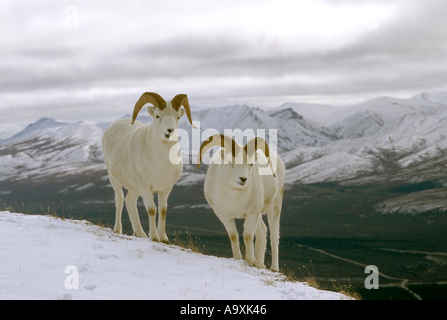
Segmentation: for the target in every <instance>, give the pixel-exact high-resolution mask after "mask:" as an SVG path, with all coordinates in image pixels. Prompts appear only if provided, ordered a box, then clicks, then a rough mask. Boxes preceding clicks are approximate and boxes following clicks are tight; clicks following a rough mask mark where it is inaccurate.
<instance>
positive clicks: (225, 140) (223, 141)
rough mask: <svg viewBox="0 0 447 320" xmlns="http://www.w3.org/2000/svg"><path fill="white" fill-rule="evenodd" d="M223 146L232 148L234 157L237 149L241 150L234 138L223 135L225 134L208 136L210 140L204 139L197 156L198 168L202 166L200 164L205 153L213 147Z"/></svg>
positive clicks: (226, 148)
mask: <svg viewBox="0 0 447 320" xmlns="http://www.w3.org/2000/svg"><path fill="white" fill-rule="evenodd" d="M214 146H221V147H222V148H224V149H225V150H227V151H229V150H231V152H232V154H233V157H234V156H235V155H236V151H237V152H239V150H240V147H239V145H238V144H237V143H236V141H234V140H233V138H231V137H229V136H226V135H223V134H215V135H214V136H211V137H209V138H208V140H206V141H204V142H203V143H202V145H201V146H200V150H199V154H198V156H197V168H198V169H199V168H200V164H201V163H202V157H203V155H204V154H205V153H206V152H207V151H208V150H209V149H210V148H212V147H214Z"/></svg>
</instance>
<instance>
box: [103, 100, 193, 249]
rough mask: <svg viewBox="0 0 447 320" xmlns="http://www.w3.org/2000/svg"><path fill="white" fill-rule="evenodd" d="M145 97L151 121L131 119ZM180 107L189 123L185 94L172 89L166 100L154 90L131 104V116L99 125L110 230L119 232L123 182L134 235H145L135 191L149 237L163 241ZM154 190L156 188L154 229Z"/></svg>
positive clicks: (175, 172)
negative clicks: (110, 198)
mask: <svg viewBox="0 0 447 320" xmlns="http://www.w3.org/2000/svg"><path fill="white" fill-rule="evenodd" d="M146 103H150V104H152V105H153V106H148V108H147V110H148V112H149V114H150V115H151V116H152V118H153V121H152V122H151V123H148V124H142V123H141V122H139V121H135V119H136V118H137V115H138V112H139V111H140V110H141V108H142V107H143V106H144V105H145V104H146ZM181 106H183V107H184V109H182V108H181ZM185 111H186V115H187V116H188V119H189V122H190V123H191V125H192V126H193V124H192V119H191V109H190V107H189V102H188V98H187V96H186V94H178V95H176V96H175V97H174V99H172V101H170V102H166V101H165V100H164V99H163V98H162V97H161V96H159V95H158V94H156V93H153V92H146V93H144V94H143V95H142V96H141V97H140V99H139V100H138V101H137V103H136V104H135V108H134V110H133V115H132V120H131V119H129V118H127V119H121V120H118V121H116V122H114V123H112V124H111V125H110V126H109V127H108V128H107V129H106V130H105V132H104V135H103V137H102V151H103V154H104V159H105V161H106V166H107V171H108V173H109V179H110V183H111V184H112V187H113V190H114V191H115V205H116V220H115V227H114V231H115V232H117V233H122V224H121V213H122V209H123V199H124V194H123V190H122V187H124V188H126V189H127V190H128V193H127V195H126V207H127V211H128V213H129V218H130V221H131V223H132V228H133V231H134V233H135V235H136V236H138V237H144V238H145V237H146V234H145V232H144V231H143V228H142V227H141V223H140V218H139V216H138V210H137V200H138V197H139V196H141V197H142V198H143V202H144V205H145V208H146V210H147V212H148V214H149V226H150V228H149V235H150V238H151V239H152V240H154V241H163V242H168V237H167V235H166V231H165V223H166V210H167V200H168V196H169V194H170V192H171V190H172V187H173V186H174V184H175V183H176V182H177V180H178V179H179V178H180V175H181V174H182V170H183V164H182V161H181V157H178V154H179V153H180V147H179V143H178V138H177V130H176V129H178V122H179V119H180V118H181V117H182V116H183V115H184V114H185ZM193 127H194V126H193ZM194 128H195V127H194ZM171 155H175V157H176V159H175V161H171V160H172V159H171V158H172V156H171ZM154 193H158V212H159V219H158V232H157V228H156V223H155V218H156V212H157V208H156V206H155V203H154Z"/></svg>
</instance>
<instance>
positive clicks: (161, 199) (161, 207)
mask: <svg viewBox="0 0 447 320" xmlns="http://www.w3.org/2000/svg"><path fill="white" fill-rule="evenodd" d="M171 190H172V187H170V188H168V189H166V190H165V191H163V192H160V193H158V236H159V237H160V241H161V242H165V243H168V242H169V239H168V236H167V235H166V212H167V209H168V197H169V194H170V193H171Z"/></svg>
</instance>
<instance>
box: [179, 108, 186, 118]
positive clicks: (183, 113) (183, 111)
mask: <svg viewBox="0 0 447 320" xmlns="http://www.w3.org/2000/svg"><path fill="white" fill-rule="evenodd" d="M185 113H186V110H185V109H183V108H181V109H180V118H181V117H183V116H184V115H185Z"/></svg>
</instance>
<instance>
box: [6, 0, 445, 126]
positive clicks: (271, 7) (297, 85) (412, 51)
mask: <svg viewBox="0 0 447 320" xmlns="http://www.w3.org/2000/svg"><path fill="white" fill-rule="evenodd" d="M1 6H2V8H1V11H0V125H2V126H3V127H5V126H8V125H11V124H12V123H15V122H22V123H26V122H28V123H30V122H33V121H36V120H37V119H39V118H40V117H42V116H49V117H54V118H57V119H60V120H65V121H67V120H73V121H78V120H91V121H96V120H99V119H105V120H112V119H114V118H116V117H117V116H120V115H122V114H124V113H126V112H129V113H130V112H131V110H132V109H133V106H134V104H135V102H136V100H137V99H138V98H139V96H140V95H141V94H142V93H143V92H145V91H155V92H158V93H159V94H161V95H162V96H163V97H165V99H166V100H168V99H171V98H172V97H173V96H174V95H176V94H177V93H186V94H188V97H189V99H190V102H191V103H192V104H194V103H206V102H207V101H214V100H220V99H229V100H242V101H247V102H251V103H257V104H261V105H266V106H277V105H280V104H282V103H284V102H287V101H295V102H310V103H325V104H334V105H345V104H350V103H354V102H360V101H363V100H366V99H369V98H373V97H377V96H382V95H388V96H394V97H399V98H409V97H411V96H413V95H416V94H418V93H420V92H427V91H446V90H447V19H446V17H447V1H445V0H424V1H422V0H418V1H415V0H381V1H380V0H374V1H368V0H364V1H362V0H326V1H323V0H322V1H317V0H311V1H298V0H290V1H286V0H256V1H255V0H253V1H248V0H225V1H212V0H181V1H171V0H161V1H158V0H157V1H154V0H152V1H136V0H133V1H122V0H121V1H113V0H112V1H111V0H107V1H105V0H99V1H98V0H96V1H86V0H82V1H81V0H72V1H64V0H45V1H44V0H42V1H37V0H35V1H29V0H27V1H22V0H2V2H1ZM0 131H1V128H0Z"/></svg>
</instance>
